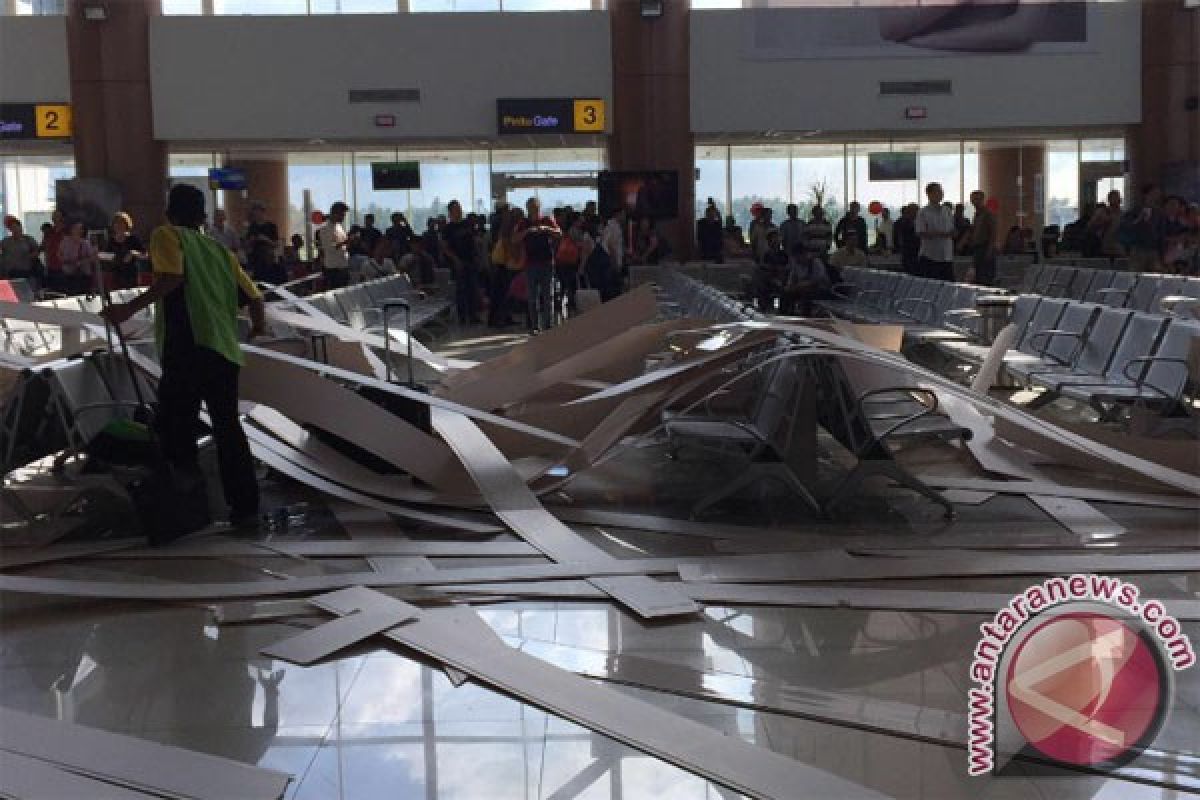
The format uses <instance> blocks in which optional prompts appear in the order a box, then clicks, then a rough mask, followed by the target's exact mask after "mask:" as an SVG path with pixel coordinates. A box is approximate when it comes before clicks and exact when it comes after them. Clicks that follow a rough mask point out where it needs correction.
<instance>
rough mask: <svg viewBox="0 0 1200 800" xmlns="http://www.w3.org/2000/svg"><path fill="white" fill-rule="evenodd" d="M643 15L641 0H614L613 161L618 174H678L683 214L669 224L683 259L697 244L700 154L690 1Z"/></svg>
mask: <svg viewBox="0 0 1200 800" xmlns="http://www.w3.org/2000/svg"><path fill="white" fill-rule="evenodd" d="M663 5H664V9H663V15H662V16H661V17H658V18H643V17H642V16H641V3H640V2H638V0H609V3H608V8H609V15H610V17H611V20H612V63H613V113H612V134H611V135H610V136H609V141H608V161H609V166H610V168H611V169H614V170H642V169H657V170H676V171H678V173H679V212H678V213H679V216H678V219H677V220H675V221H674V222H666V223H664V224H663V226H662V230H663V233H664V235H666V236H667V238H668V239H669V240H670V242H671V245H672V247H673V248H674V251H675V254H676V256H677V257H678V258H680V259H681V260H682V259H684V258H687V257H689V256H690V255H691V253H692V250H693V247H694V241H693V240H694V234H693V230H694V228H695V220H694V217H695V215H696V210H695V209H696V202H695V194H696V182H695V173H696V151H695V140H694V137H693V136H692V131H691V127H692V126H691V86H690V81H691V75H690V73H691V44H690V42H691V35H690V30H689V27H688V19H689V14H690V8H689V6H690V4H689V3H687V2H667V3H664V4H663Z"/></svg>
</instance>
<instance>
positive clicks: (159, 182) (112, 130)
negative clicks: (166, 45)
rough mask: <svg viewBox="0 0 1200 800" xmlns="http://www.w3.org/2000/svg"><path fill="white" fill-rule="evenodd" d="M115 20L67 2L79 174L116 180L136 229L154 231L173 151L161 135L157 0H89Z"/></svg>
mask: <svg viewBox="0 0 1200 800" xmlns="http://www.w3.org/2000/svg"><path fill="white" fill-rule="evenodd" d="M87 5H89V6H104V8H105V9H106V10H107V14H108V18H107V19H105V20H101V21H88V20H85V19H84V18H83V6H84V3H83V2H82V0H69V2H68V3H67V56H68V63H69V67H70V74H71V105H72V110H73V113H74V128H75V140H74V146H75V173H76V175H78V176H79V177H80V178H106V179H109V180H112V181H115V182H116V183H117V184H118V185H119V186H120V187H121V191H122V195H123V205H124V208H125V210H126V211H128V212H129V213H130V214H132V215H133V219H134V227H135V228H136V229H137V231H138V232H139V233H142V234H147V233H149V231H150V230H151V229H152V228H153V227H154V226H155V225H157V224H159V222H160V221H161V220H162V212H163V206H164V204H165V200H166V195H165V193H166V186H167V147H166V145H165V144H164V143H163V142H159V141H156V140H155V138H154V124H153V117H152V113H151V95H150V61H149V41H150V40H149V33H150V31H149V24H150V18H151V16H153V15H157V14H158V13H160V10H161V7H160V5H159V2H158V0H120V1H119V2H117V0H87Z"/></svg>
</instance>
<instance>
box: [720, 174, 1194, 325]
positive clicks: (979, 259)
mask: <svg viewBox="0 0 1200 800" xmlns="http://www.w3.org/2000/svg"><path fill="white" fill-rule="evenodd" d="M925 195H926V198H927V202H926V204H925V205H918V204H916V203H910V204H908V205H905V206H904V207H903V208H901V209H900V212H899V216H898V217H897V218H895V219H893V218H892V214H891V211H890V209H888V208H886V207H881V206H879V205H878V204H873V206H872V209H871V211H872V212H873V214H874V216H875V217H876V221H875V226H874V227H875V240H874V242H869V241H868V235H867V221H866V219H864V217H863V215H862V207H861V206H860V204H859V203H857V202H851V203H850V204H849V206H848V207H847V209H846V214H845V216H843V217H842V218H841V219H839V220H838V221H837V224H836V225H832V226H831V225H830V223H829V219H828V216H827V214H826V212H825V209H824V208H823V207H821V206H820V205H814V206H813V208H812V210H811V212H810V215H809V217H808V219H807V220H802V219H801V218H800V212H799V208H798V207H797V206H796V205H794V204H793V205H789V206H788V207H787V209H786V212H785V213H786V218H785V219H784V220H783V221H782V222H780V223H779V224H776V223H775V221H774V219H773V217H774V213H773V211H772V209H770V208H768V207H765V206H763V205H761V204H755V205H754V206H753V207H752V208H751V222H750V226H749V229H748V230H747V231H746V233H745V234H743V231H742V228H741V227H740V226H738V224H737V222H736V220H735V219H734V218H733V217H732V216H729V217H726V218H725V221H724V224H722V220H721V213H720V210H719V209H718V208H717V205H716V203H715V202H714V201H713V199H712V198H709V200H708V204H707V207H706V208H705V213H704V216H703V217H701V218H700V219H699V220H697V222H696V242H697V248H698V252H699V255H700V257H701V258H702V259H703V260H705V261H709V262H714V263H718V264H719V263H723V262H724V261H725V259H727V258H749V259H751V260H753V262H754V264H755V272H754V275H753V277H752V279H751V282H752V291H753V293H754V296H755V300H756V302H757V304H758V305H759V307H760V308H761V309H762V310H763V311H771V310H774V309H775V307H776V303H778V306H779V309H780V311H781V312H782V313H792V311H791V310H792V309H799V313H804V311H805V310H806V309H809V308H811V305H812V301H813V300H814V299H816V298H818V297H820V296H821V295H822V294H824V293H828V292H829V291H830V289H831V287H832V286H833V285H835V284H836V283H838V281H839V277H840V276H839V271H840V270H841V269H842V268H845V267H847V266H866V265H867V264H868V262H869V258H870V256H871V255H879V256H887V257H889V258H891V257H898V258H899V261H900V264H901V267H902V269H903V270H904V271H905V272H907V273H909V274H912V275H917V276H920V277H926V278H935V279H938V280H946V281H952V280H955V277H956V276H955V272H954V260H955V258H956V257H960V256H961V257H969V258H970V259H971V265H970V267H969V268H968V271H967V273H966V274H965V276H963V277H964V279H965V280H967V281H969V282H972V283H975V284H978V285H983V286H990V285H993V284H994V282H995V279H996V257H997V255H998V254H1006V255H1019V254H1034V255H1038V256H1044V257H1047V258H1051V257H1054V256H1057V255H1061V254H1077V255H1081V256H1083V257H1112V258H1118V257H1120V258H1127V259H1128V262H1129V266H1130V269H1132V270H1134V271H1139V272H1169V273H1175V274H1182V275H1197V274H1200V207H1198V206H1197V205H1196V204H1194V203H1193V204H1191V205H1190V206H1189V205H1188V203H1187V202H1186V201H1185V200H1184V198H1182V197H1179V196H1174V195H1172V196H1166V197H1164V196H1163V194H1162V192H1161V191H1160V190H1159V188H1158V187H1157V186H1154V185H1147V186H1145V187H1143V189H1142V192H1141V194H1140V196H1139V199H1138V202H1137V203H1136V204H1135V205H1134V206H1133V207H1132V208H1129V209H1125V208H1123V206H1122V203H1121V193H1120V192H1118V191H1115V190H1114V191H1111V192H1109V194H1108V197H1107V198H1106V203H1105V204H1103V205H1095V204H1091V205H1085V206H1084V207H1083V209H1082V213H1081V214H1080V218H1079V219H1078V220H1077V221H1076V222H1073V223H1071V224H1070V225H1067V226H1066V227H1065V228H1064V229H1063V230H1062V231H1061V234H1060V232H1059V230H1058V228H1057V226H1048V227H1047V228H1046V229H1045V230H1044V231H1043V236H1042V241H1041V242H1040V251H1039V248H1038V244H1039V243H1037V242H1034V241H1033V233H1032V231H1030V230H1029V229H1028V228H1021V227H1020V226H1013V227H1012V228H1011V229H1010V230H1009V231H1008V233H1007V234H1006V235H1005V237H1004V239H1003V241H1001V240H1000V238H999V231H998V229H997V221H996V216H995V213H994V210H993V208H992V206H991V204H990V202H989V200H988V198H987V195H986V194H985V193H984V192H982V191H978V190H977V191H974V192H972V193H971V196H970V207H971V209H972V211H971V215H970V217H968V215H967V207H966V206H964V205H963V204H962V203H959V204H952V203H949V202H945V194H944V192H943V190H942V187H941V185H940V184H937V183H930V184H928V185H927V186H926V187H925Z"/></svg>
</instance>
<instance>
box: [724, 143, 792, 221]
mask: <svg viewBox="0 0 1200 800" xmlns="http://www.w3.org/2000/svg"><path fill="white" fill-rule="evenodd" d="M729 151H730V152H729V155H730V163H729V170H730V180H731V183H732V188H733V197H732V198H731V204H732V206H733V211H732V213H733V216H734V218H735V219H736V220H737V223H738V225H741V226H742V229H743V230H746V229H748V228H749V226H750V208H751V207H752V206H753V205H754V204H755V203H761V204H762V205H763V206H765V207H767V208H770V209H771V210H772V211H773V212H774V216H773V219H774V221H775V222H776V224H778V222H779V220H781V219H783V215H784V214H783V212H784V209H785V208H786V207H787V204H788V203H789V202H790V200H791V182H790V181H789V179H788V170H789V163H788V162H789V153H788V147H787V145H760V146H748V147H731V148H729Z"/></svg>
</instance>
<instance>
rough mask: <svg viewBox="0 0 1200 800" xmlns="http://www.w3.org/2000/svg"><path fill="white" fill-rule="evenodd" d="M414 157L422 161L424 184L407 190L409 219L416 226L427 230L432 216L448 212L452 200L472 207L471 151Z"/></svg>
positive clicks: (465, 207)
mask: <svg viewBox="0 0 1200 800" xmlns="http://www.w3.org/2000/svg"><path fill="white" fill-rule="evenodd" d="M411 160H414V161H420V162H421V188H420V189H413V190H412V191H410V192H409V193H408V197H409V209H410V213H409V216H408V221H409V223H410V224H411V225H412V226H413V228H414V229H416V230H418V231H421V230H424V229H425V226H426V224H427V223H428V221H429V218H430V217H435V216H439V215H442V214H445V213H446V204H447V203H449V202H450V201H451V200H457V201H458V202H459V203H461V204H462V206H463V208H464V209H468V208H471V207H472V201H471V193H472V182H471V153H470V152H469V151H462V152H444V153H417V154H412V159H411Z"/></svg>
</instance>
